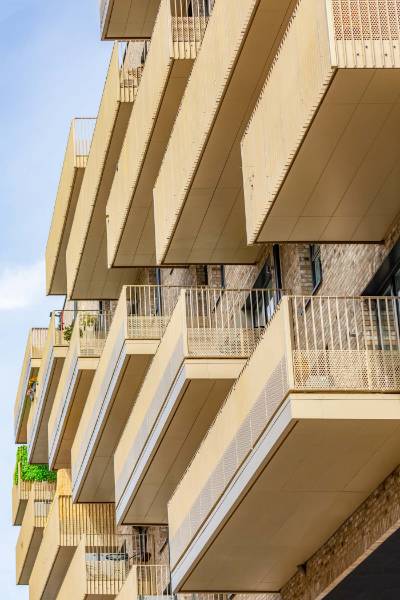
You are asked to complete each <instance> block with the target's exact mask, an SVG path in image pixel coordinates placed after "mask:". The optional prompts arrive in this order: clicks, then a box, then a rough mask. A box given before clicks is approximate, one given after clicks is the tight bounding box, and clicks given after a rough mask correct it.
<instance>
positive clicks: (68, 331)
mask: <svg viewBox="0 0 400 600" xmlns="http://www.w3.org/2000/svg"><path fill="white" fill-rule="evenodd" d="M73 328H74V324H73V323H72V325H68V326H67V327H64V340H65V341H66V342H70V341H71V336H72V330H73Z"/></svg>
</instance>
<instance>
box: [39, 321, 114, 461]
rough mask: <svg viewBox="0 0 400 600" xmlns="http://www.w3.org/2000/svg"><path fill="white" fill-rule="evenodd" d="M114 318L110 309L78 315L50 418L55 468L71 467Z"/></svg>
mask: <svg viewBox="0 0 400 600" xmlns="http://www.w3.org/2000/svg"><path fill="white" fill-rule="evenodd" d="M111 321H112V314H111V313H109V312H104V313H101V312H99V311H96V310H89V311H85V310H82V311H79V312H78V313H77V315H76V318H75V321H74V324H73V329H72V333H71V341H70V345H69V349H68V354H67V357H66V360H65V363H64V366H63V369H62V372H61V376H60V379H59V384H58V387H57V391H56V394H55V397H54V402H53V405H52V407H51V413H50V415H49V417H48V420H47V422H46V435H48V456H49V464H50V466H51V468H53V469H61V468H70V467H71V446H72V443H73V441H74V437H75V434H76V430H77V428H78V425H79V420H80V418H81V415H82V411H83V408H84V406H85V403H86V400H87V398H88V395H89V390H90V387H91V385H92V381H93V377H94V375H95V372H96V369H97V367H98V364H99V358H100V356H101V353H102V351H103V348H104V345H105V343H106V339H107V335H108V332H109V330H110V327H111ZM70 332H71V330H70Z"/></svg>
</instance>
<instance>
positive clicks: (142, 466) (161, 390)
mask: <svg viewBox="0 0 400 600" xmlns="http://www.w3.org/2000/svg"><path fill="white" fill-rule="evenodd" d="M281 295H282V292H281V291H275V290H258V289H252V290H249V289H247V290H230V289H212V288H203V289H202V288H190V289H183V290H181V292H180V299H179V301H178V303H177V305H176V308H175V310H174V312H173V315H172V317H171V321H170V323H169V325H168V327H167V329H166V332H165V335H164V336H163V338H162V340H161V342H160V345H159V347H158V349H157V352H156V354H155V357H154V359H153V361H152V363H151V365H150V367H149V370H148V372H147V375H146V378H145V379H144V382H143V385H142V387H141V389H140V391H139V394H138V396H137V399H136V402H135V405H134V407H133V410H132V412H131V414H130V416H129V419H128V421H127V423H126V427H125V430H124V432H123V434H122V436H121V438H120V440H119V444H118V447H117V449H116V451H115V455H114V475H115V499H116V514H117V522H118V523H124V522H127V523H130V522H141V523H146V522H149V523H150V522H159V523H161V522H166V504H165V503H164V502H163V501H162V498H165V497H169V496H168V495H169V494H171V493H172V491H173V489H174V482H176V483H177V482H178V481H179V477H180V476H181V474H182V468H183V469H184V468H185V464H184V462H185V459H186V457H187V456H189V457H190V456H192V455H193V452H194V451H195V450H196V448H197V447H198V444H199V443H200V441H201V434H202V432H203V433H205V431H206V430H207V427H208V426H209V425H210V424H211V422H212V420H213V418H214V417H215V414H216V413H217V411H218V409H219V407H220V406H221V403H222V402H223V400H224V399H225V397H226V394H227V393H228V391H229V389H230V387H231V385H232V382H233V381H234V380H235V379H236V377H237V376H238V375H239V373H240V371H241V369H242V367H243V365H244V364H245V360H246V359H247V358H248V357H249V356H250V355H251V354H252V352H253V351H254V349H255V347H256V345H257V344H258V342H259V340H260V338H261V336H262V333H263V331H264V328H265V326H266V325H267V323H268V322H269V320H270V319H271V318H272V316H273V314H274V311H275V309H276V306H277V304H278V302H279V300H280V298H281ZM216 382H218V384H217V383H216ZM213 383H215V386H213ZM206 390H207V391H206ZM199 396H200V397H201V398H202V400H201V401H200V400H199ZM189 406H190V407H191V409H190V410H189V408H186V412H185V408H184V407H189ZM199 412H201V414H202V418H201V423H198V422H197V419H198V413H199ZM177 422H179V425H178V424H177ZM178 429H179V432H180V436H182V439H186V438H190V441H186V443H185V448H183V447H180V443H179V447H176V444H177V442H176V437H174V436H173V435H172V436H170V434H169V432H170V431H174V430H178ZM186 432H187V435H186ZM177 454H179V456H180V459H179V465H175V464H174V460H175V458H174V457H176V456H177ZM161 455H162V456H163V457H164V459H163V460H162V461H161V464H160V465H159V467H157V466H155V465H157V464H158V462H157V461H160V458H159V457H160V456H161ZM187 460H188V461H189V458H188V459H187ZM151 469H154V475H151ZM170 471H171V472H170ZM172 471H173V473H172ZM147 477H148V478H149V480H150V481H151V486H150V484H149V485H147V484H146V482H147V479H146V478H147ZM166 482H167V483H166ZM146 486H147V487H146ZM158 486H160V487H159V488H158ZM150 488H151V489H150ZM146 489H147V490H148V491H147V493H146ZM152 490H157V498H158V499H157V500H156V499H155V497H154V498H153V492H152ZM154 493H155V492H154ZM160 499H161V500H160ZM149 511H150V512H149ZM151 511H152V512H151Z"/></svg>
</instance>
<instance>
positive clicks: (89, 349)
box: [73, 310, 113, 356]
mask: <svg viewBox="0 0 400 600" xmlns="http://www.w3.org/2000/svg"><path fill="white" fill-rule="evenodd" d="M112 319H113V312H111V311H108V312H100V311H99V310H80V311H78V313H77V315H76V317H75V321H74V324H73V330H74V331H75V328H76V327H79V354H80V355H81V356H100V354H101V352H102V350H103V348H104V344H105V342H106V339H107V335H108V332H109V330H110V327H111V322H112Z"/></svg>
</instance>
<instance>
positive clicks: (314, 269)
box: [310, 244, 322, 293]
mask: <svg viewBox="0 0 400 600" xmlns="http://www.w3.org/2000/svg"><path fill="white" fill-rule="evenodd" d="M310 261H311V278H312V293H314V292H316V291H317V289H318V288H319V286H320V285H321V283H322V263H321V247H320V246H319V244H311V245H310Z"/></svg>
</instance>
